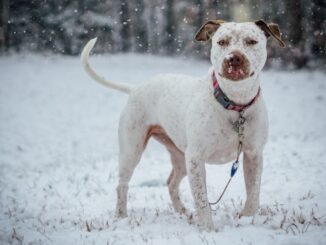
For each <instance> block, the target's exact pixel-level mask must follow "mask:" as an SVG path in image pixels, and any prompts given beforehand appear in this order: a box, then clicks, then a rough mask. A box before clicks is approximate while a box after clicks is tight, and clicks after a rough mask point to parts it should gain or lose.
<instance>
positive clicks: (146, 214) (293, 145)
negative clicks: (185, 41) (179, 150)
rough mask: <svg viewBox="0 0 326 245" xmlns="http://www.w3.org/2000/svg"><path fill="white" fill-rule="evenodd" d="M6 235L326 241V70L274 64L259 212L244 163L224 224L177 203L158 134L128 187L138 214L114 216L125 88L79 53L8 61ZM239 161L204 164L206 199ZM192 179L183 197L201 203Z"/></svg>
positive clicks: (0, 183)
mask: <svg viewBox="0 0 326 245" xmlns="http://www.w3.org/2000/svg"><path fill="white" fill-rule="evenodd" d="M91 63H92V64H93V66H94V67H95V68H96V70H97V71H98V72H99V73H101V74H103V75H105V76H106V77H108V78H110V79H111V80H114V81H122V82H130V83H134V84H137V83H139V82H141V81H144V80H145V79H146V78H149V77H151V76H153V75H155V74H157V73H165V72H168V73H185V74H189V75H195V76H202V75H204V74H205V73H206V72H207V70H208V68H209V64H208V63H207V62H204V61H195V60H191V59H182V58H166V57H155V56H140V55H134V54H128V55H114V56H110V55H108V56H93V57H91ZM0 74H1V77H0V243H2V244H7V243H14V244H20V243H23V244H29V243H33V244H82V243H83V244H89V243H94V244H116V245H117V244H170V245H173V244H221V245H223V244H234V245H236V244H284V245H285V244H326V216H325V215H326V202H325V200H326V181H325V176H326V170H325V168H324V166H325V159H326V154H325V145H326V133H325V128H326V120H325V119H326V110H325V99H326V98H325V94H326V84H325V73H322V72H318V71H296V72H281V71H272V70H270V71H265V72H263V74H262V75H261V78H262V89H263V94H264V96H265V99H266V104H267V107H268V110H269V117H270V137H269V142H268V144H267V146H266V150H265V162H264V173H263V177H262V186H261V210H260V211H259V214H258V215H256V216H255V217H254V218H241V219H239V218H238V213H239V212H240V210H241V207H242V206H243V203H244V199H245V188H244V180H243V176H242V166H241V165H240V167H239V170H238V173H237V174H236V176H235V177H234V178H233V180H232V182H231V184H230V187H229V189H228V190H227V192H226V194H225V196H224V197H223V199H222V201H221V203H220V205H218V207H217V211H216V212H214V222H215V225H216V227H217V229H218V231H215V232H210V233H207V232H201V231H199V230H198V228H197V227H196V226H195V225H194V224H192V221H191V220H187V219H186V218H185V217H183V216H180V215H178V214H176V213H175V212H174V211H173V210H172V207H171V202H170V199H169V194H168V190H167V187H166V184H165V182H166V179H167V177H168V175H169V172H170V170H171V165H170V163H169V156H168V155H167V153H166V152H165V150H164V148H163V147H162V146H161V145H159V144H158V143H156V142H154V141H151V143H150V145H149V147H148V149H147V150H146V152H145V153H144V155H143V158H142V160H141V163H140V164H139V166H138V167H137V169H136V171H135V174H134V176H133V178H132V181H131V183H130V190H129V197H128V199H129V203H128V205H129V207H128V210H129V217H128V218H127V219H124V220H116V219H115V218H114V208H115V187H116V184H117V173H118V171H117V166H118V165H117V155H118V139H117V127H118V119H119V114H120V112H121V110H122V108H123V107H124V105H125V103H126V101H127V96H125V95H122V94H120V93H118V92H116V91H110V90H107V89H106V88H104V87H101V86H100V85H98V84H96V83H95V82H93V81H91V79H90V78H89V77H87V76H86V74H85V73H84V71H83V70H82V68H81V65H80V61H79V58H77V57H75V58H71V57H65V56H46V55H43V56H39V55H29V54H25V55H11V56H2V57H0ZM230 168H231V165H230V164H228V165H223V166H207V173H208V177H207V181H208V193H209V199H210V200H211V201H214V200H215V199H216V198H217V196H218V195H219V193H220V191H221V190H222V189H223V187H224V185H225V183H226V182H227V180H228V177H229V172H230ZM187 181H188V180H187V179H185V180H184V181H183V182H182V184H181V192H182V199H183V201H184V202H185V204H186V206H187V207H189V208H190V209H193V204H192V197H191V195H190V189H189V184H188V182H187Z"/></svg>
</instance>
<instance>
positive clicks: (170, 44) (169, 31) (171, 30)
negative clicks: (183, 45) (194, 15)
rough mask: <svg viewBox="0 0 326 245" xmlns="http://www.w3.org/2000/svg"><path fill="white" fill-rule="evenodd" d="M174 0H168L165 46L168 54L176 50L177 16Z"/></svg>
mask: <svg viewBox="0 0 326 245" xmlns="http://www.w3.org/2000/svg"><path fill="white" fill-rule="evenodd" d="M173 7H174V0H167V1H166V26H165V44H164V45H165V47H166V51H167V53H168V54H172V53H173V52H174V51H175V42H174V38H175V29H176V25H175V18H174V11H173Z"/></svg>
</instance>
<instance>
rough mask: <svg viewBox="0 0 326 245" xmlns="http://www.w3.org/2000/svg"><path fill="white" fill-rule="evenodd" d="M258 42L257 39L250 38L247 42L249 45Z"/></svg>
mask: <svg viewBox="0 0 326 245" xmlns="http://www.w3.org/2000/svg"><path fill="white" fill-rule="evenodd" d="M257 43H258V42H257V41H256V40H254V39H248V40H246V44H247V45H255V44H257Z"/></svg>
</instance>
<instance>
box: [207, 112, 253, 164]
mask: <svg viewBox="0 0 326 245" xmlns="http://www.w3.org/2000/svg"><path fill="white" fill-rule="evenodd" d="M237 120H238V116H232V117H225V118H224V120H220V122H219V123H216V125H215V127H216V130H213V133H212V135H211V137H216V138H215V139H214V142H216V144H215V145H214V146H212V147H213V149H212V152H213V153H212V154H211V155H210V156H209V158H208V160H207V162H208V163H213V164H214V163H215V164H222V163H226V162H229V161H231V160H233V159H235V158H236V156H237V150H238V144H239V134H238V128H237V127H236V126H235V123H236V122H237ZM243 126H244V131H243V139H242V140H243V145H244V148H247V149H248V150H250V149H251V148H254V147H255V143H254V142H253V141H254V137H255V135H254V134H255V132H256V131H255V128H254V127H256V126H257V125H255V122H253V120H252V118H251V117H249V118H247V119H246V122H245V123H244V125H243ZM253 143H254V144H253Z"/></svg>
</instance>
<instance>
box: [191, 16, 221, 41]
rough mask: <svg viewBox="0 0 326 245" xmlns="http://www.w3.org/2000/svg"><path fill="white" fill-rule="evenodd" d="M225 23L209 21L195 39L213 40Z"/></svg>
mask: <svg viewBox="0 0 326 245" xmlns="http://www.w3.org/2000/svg"><path fill="white" fill-rule="evenodd" d="M222 23H224V21H223V20H210V21H207V22H206V23H205V24H204V25H203V26H202V27H201V28H200V29H199V31H198V32H197V34H196V36H195V39H196V40H197V41H207V40H210V39H211V38H212V36H213V35H214V33H215V32H216V30H217V29H218V28H219V27H220V26H221V24H222Z"/></svg>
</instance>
